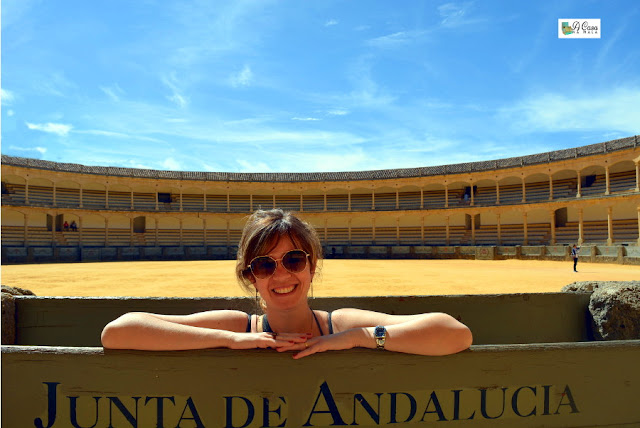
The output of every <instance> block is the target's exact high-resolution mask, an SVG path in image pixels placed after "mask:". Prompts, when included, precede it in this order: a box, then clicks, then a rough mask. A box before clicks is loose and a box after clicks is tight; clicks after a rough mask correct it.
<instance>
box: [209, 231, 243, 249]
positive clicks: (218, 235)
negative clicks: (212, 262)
mask: <svg viewBox="0 0 640 428" xmlns="http://www.w3.org/2000/svg"><path fill="white" fill-rule="evenodd" d="M236 242H237V241H236ZM207 244H208V245H227V231H226V230H216V229H207Z"/></svg>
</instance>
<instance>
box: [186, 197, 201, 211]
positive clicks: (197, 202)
mask: <svg viewBox="0 0 640 428" xmlns="http://www.w3.org/2000/svg"><path fill="white" fill-rule="evenodd" d="M182 211H204V195H202V194H195V195H194V194H184V193H183V194H182Z"/></svg>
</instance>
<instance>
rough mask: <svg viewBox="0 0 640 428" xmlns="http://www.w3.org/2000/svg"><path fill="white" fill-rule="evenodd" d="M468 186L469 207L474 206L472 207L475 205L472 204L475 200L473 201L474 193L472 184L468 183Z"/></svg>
mask: <svg viewBox="0 0 640 428" xmlns="http://www.w3.org/2000/svg"><path fill="white" fill-rule="evenodd" d="M469 184H470V186H469V192H470V193H471V206H474V205H475V203H474V200H475V199H474V193H475V192H474V191H473V182H471V183H469Z"/></svg>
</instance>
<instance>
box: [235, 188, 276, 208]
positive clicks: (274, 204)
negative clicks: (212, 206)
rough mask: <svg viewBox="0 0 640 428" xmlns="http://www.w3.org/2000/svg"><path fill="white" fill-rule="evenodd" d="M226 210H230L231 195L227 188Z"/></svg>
mask: <svg viewBox="0 0 640 428" xmlns="http://www.w3.org/2000/svg"><path fill="white" fill-rule="evenodd" d="M274 205H275V204H274ZM227 212H231V195H230V192H229V189H227Z"/></svg>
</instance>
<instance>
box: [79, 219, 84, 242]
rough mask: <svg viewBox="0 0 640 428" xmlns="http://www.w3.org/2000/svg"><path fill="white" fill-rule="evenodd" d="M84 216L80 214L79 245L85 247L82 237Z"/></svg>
mask: <svg viewBox="0 0 640 428" xmlns="http://www.w3.org/2000/svg"><path fill="white" fill-rule="evenodd" d="M82 229H83V226H82V216H78V246H79V247H80V248H82V247H84V241H83V237H82Z"/></svg>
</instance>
